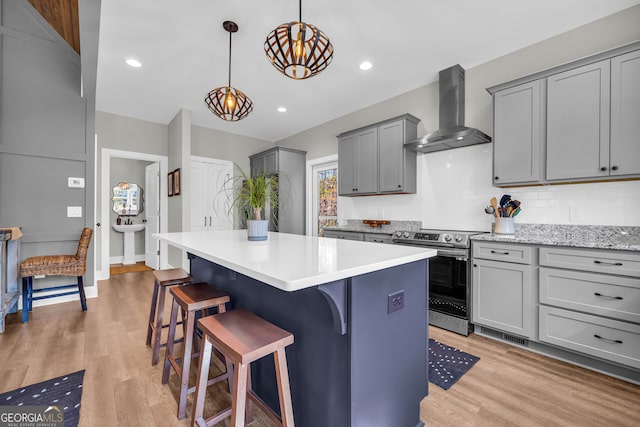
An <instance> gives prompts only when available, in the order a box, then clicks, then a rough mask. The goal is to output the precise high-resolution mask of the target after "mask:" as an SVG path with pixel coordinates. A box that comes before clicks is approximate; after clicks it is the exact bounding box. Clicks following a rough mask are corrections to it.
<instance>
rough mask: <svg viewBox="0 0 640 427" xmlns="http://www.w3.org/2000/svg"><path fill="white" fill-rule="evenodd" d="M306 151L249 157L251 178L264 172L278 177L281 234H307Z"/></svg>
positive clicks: (283, 149) (272, 151)
mask: <svg viewBox="0 0 640 427" xmlns="http://www.w3.org/2000/svg"><path fill="white" fill-rule="evenodd" d="M306 156H307V153H306V152H305V151H300V150H294V149H291V148H286V147H274V148H271V149H269V150H265V151H262V152H260V153H257V154H253V155H251V156H249V162H250V164H251V176H255V175H257V174H258V173H260V172H262V171H264V172H266V173H268V174H273V175H277V179H278V192H279V198H278V208H277V221H276V224H277V229H276V230H275V231H279V232H281V233H294V234H304V233H305V173H306Z"/></svg>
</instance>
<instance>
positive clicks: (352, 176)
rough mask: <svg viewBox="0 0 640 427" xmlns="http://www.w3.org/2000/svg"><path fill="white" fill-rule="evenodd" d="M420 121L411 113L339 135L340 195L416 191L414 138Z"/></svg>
mask: <svg viewBox="0 0 640 427" xmlns="http://www.w3.org/2000/svg"><path fill="white" fill-rule="evenodd" d="M418 122H419V120H418V119H417V118H416V117H413V116H411V115H409V114H405V115H403V116H400V117H395V118H393V119H389V120H385V121H383V122H379V123H376V124H373V125H370V126H367V127H364V128H360V129H356V130H353V131H349V132H345V133H342V134H340V135H338V168H339V170H340V176H339V178H338V194H339V195H341V196H358V195H370V194H387V193H415V192H416V153H415V152H414V151H411V150H408V149H406V148H405V147H404V143H405V142H407V141H409V140H411V139H415V138H416V136H417V124H418Z"/></svg>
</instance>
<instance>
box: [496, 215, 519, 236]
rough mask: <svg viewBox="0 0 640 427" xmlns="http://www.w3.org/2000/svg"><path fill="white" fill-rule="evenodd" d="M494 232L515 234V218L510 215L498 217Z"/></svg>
mask: <svg viewBox="0 0 640 427" xmlns="http://www.w3.org/2000/svg"><path fill="white" fill-rule="evenodd" d="M493 232H494V233H496V234H515V232H516V226H515V223H514V221H513V218H510V217H496V222H495V227H494V229H493Z"/></svg>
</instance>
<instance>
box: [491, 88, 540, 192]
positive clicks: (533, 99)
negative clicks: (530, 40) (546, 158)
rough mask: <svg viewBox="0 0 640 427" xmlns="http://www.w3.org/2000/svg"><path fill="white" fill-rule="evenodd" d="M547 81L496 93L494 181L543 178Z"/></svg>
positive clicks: (513, 181) (520, 181)
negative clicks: (542, 160)
mask: <svg viewBox="0 0 640 427" xmlns="http://www.w3.org/2000/svg"><path fill="white" fill-rule="evenodd" d="M544 83H545V81H544V80H536V81H533V82H530V83H525V84H523V85H520V86H516V87H513V88H509V89H505V90H502V91H500V92H496V93H495V94H494V95H493V134H494V135H493V184H494V185H496V186H500V185H505V184H516V183H532V182H538V181H540V180H541V178H542V177H541V173H540V172H541V162H540V153H541V145H542V143H541V142H542V138H543V137H544V131H542V123H543V120H542V119H543V117H544V116H543V115H544V106H545V104H544V102H542V100H543V99H544V96H543V86H544Z"/></svg>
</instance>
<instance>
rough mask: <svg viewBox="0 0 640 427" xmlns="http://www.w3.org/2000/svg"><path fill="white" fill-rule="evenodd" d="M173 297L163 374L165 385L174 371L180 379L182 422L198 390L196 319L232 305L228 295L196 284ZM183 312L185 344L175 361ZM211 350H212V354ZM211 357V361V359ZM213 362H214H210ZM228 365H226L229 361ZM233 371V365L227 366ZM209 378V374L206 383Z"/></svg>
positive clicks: (176, 290)
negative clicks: (193, 378)
mask: <svg viewBox="0 0 640 427" xmlns="http://www.w3.org/2000/svg"><path fill="white" fill-rule="evenodd" d="M169 292H170V293H171V295H173V306H172V307H171V320H170V322H169V337H168V338H167V352H166V355H165V358H164V371H163V373H162V384H166V383H168V382H169V375H170V373H171V372H170V370H171V368H172V367H173V369H175V371H176V373H177V374H178V376H179V377H180V396H179V398H178V419H180V420H181V419H183V418H185V416H186V408H187V395H188V394H189V393H193V392H194V391H195V389H196V388H195V386H194V387H191V388H189V373H190V370H191V359H192V358H193V357H196V356H199V355H200V353H199V352H192V347H193V344H194V335H195V332H196V331H195V318H196V313H197V312H198V311H202V315H203V317H204V316H205V315H206V311H207V310H208V309H211V308H217V312H218V313H224V312H225V311H226V307H225V303H227V302H229V301H230V298H229V296H228V295H227V294H225V293H224V292H222V291H220V290H219V289H217V288H216V287H214V286H211V285H209V284H208V283H195V284H193V285H186V286H176V287H173V288H171V289H170V290H169ZM179 308H182V312H183V313H184V320H183V327H184V324H185V323H186V327H184V343H183V351H182V357H175V356H174V354H173V345H174V343H175V334H176V324H177V320H178V309H179ZM210 351H211V349H209V352H210ZM210 356H211V355H210V354H209V358H210ZM209 360H210V359H209ZM225 364H226V361H225ZM227 367H230V364H228V365H227ZM227 377H228V374H223V375H220V376H218V377H215V378H213V379H212V380H211V381H209V384H214V383H216V382H218V381H220V380H223V379H225V378H227ZM206 381H207V375H206V374H205V382H206Z"/></svg>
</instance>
